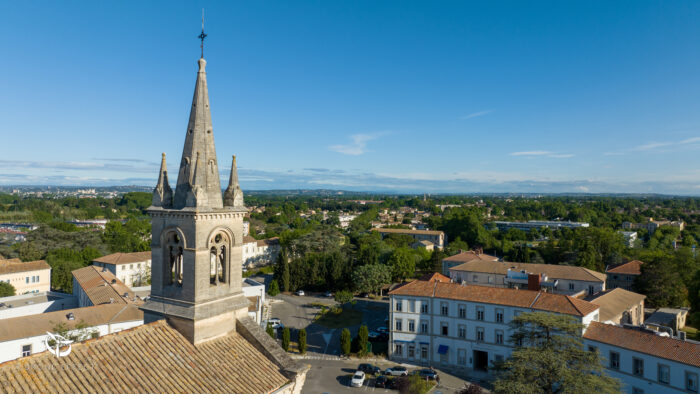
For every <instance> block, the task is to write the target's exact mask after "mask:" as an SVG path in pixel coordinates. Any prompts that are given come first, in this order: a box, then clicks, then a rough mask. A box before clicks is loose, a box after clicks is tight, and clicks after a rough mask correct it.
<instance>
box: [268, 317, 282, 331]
mask: <svg viewBox="0 0 700 394" xmlns="http://www.w3.org/2000/svg"><path fill="white" fill-rule="evenodd" d="M267 322H268V323H269V324H270V325H272V328H275V329H276V328H277V327H279V326H283V327H284V325H282V321H281V320H280V319H279V318H276V317H273V318H272V319H270V320H268V321H267Z"/></svg>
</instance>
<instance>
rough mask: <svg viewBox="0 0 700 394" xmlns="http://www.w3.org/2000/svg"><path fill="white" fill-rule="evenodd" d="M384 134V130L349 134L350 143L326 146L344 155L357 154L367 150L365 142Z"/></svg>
mask: <svg viewBox="0 0 700 394" xmlns="http://www.w3.org/2000/svg"><path fill="white" fill-rule="evenodd" d="M384 134H386V132H383V133H374V134H355V135H351V136H350V139H351V140H352V142H351V143H349V144H347V145H331V146H329V147H328V149H330V150H332V151H334V152H338V153H342V154H344V155H352V156H359V155H362V154H364V153H366V152H367V143H368V142H370V141H372V140H376V139H377V138H379V137H381V136H382V135H384Z"/></svg>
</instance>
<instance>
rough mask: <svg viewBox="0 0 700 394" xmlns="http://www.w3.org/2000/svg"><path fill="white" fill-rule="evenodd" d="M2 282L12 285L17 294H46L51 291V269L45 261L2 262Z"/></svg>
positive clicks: (15, 260)
mask: <svg viewBox="0 0 700 394" xmlns="http://www.w3.org/2000/svg"><path fill="white" fill-rule="evenodd" d="M0 282H6V283H9V284H11V285H12V286H13V287H14V288H15V294H26V293H40V292H46V291H49V290H51V267H50V266H49V265H48V264H47V263H46V261H44V260H37V261H28V262H22V261H20V260H19V259H7V260H0Z"/></svg>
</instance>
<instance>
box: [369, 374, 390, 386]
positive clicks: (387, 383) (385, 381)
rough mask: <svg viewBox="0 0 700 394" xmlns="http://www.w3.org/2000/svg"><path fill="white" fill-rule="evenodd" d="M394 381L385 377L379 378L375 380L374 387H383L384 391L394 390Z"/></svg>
mask: <svg viewBox="0 0 700 394" xmlns="http://www.w3.org/2000/svg"><path fill="white" fill-rule="evenodd" d="M392 386H393V385H392V379H389V378H388V377H386V376H384V375H380V376H377V378H376V379H374V387H381V388H384V389H390V388H392Z"/></svg>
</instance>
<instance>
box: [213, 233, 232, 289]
mask: <svg viewBox="0 0 700 394" xmlns="http://www.w3.org/2000/svg"><path fill="white" fill-rule="evenodd" d="M229 244H230V241H229V238H228V235H226V233H223V232H219V233H216V234H215V235H214V236H213V237H212V238H211V239H210V240H209V283H211V284H212V285H218V284H219V283H226V276H227V275H228V272H227V265H228V259H229V256H228V254H229V249H228V248H229Z"/></svg>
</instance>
